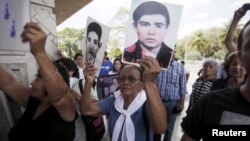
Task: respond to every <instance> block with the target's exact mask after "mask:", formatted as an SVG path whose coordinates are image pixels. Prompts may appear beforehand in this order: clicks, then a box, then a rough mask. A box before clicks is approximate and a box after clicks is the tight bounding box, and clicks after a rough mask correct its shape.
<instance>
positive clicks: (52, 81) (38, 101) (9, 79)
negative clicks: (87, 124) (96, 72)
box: [0, 22, 76, 141]
mask: <svg viewBox="0 0 250 141" xmlns="http://www.w3.org/2000/svg"><path fill="white" fill-rule="evenodd" d="M21 37H22V41H23V42H29V43H30V51H31V53H32V55H33V56H34V57H35V59H36V61H37V64H38V66H39V70H38V74H37V76H36V78H35V79H34V80H33V81H32V82H31V87H28V86H24V85H22V84H21V83H20V82H19V81H18V80H16V79H15V78H14V77H13V76H12V75H11V74H9V73H8V72H7V71H6V70H4V69H3V68H2V67H1V66H0V89H1V90H3V92H4V94H6V95H7V96H9V97H10V98H11V99H13V100H14V101H15V102H17V103H18V104H19V105H21V106H23V107H25V111H24V113H23V115H22V117H21V119H20V120H19V121H18V122H17V123H16V124H15V125H14V127H13V128H12V129H11V130H10V132H9V141H21V140H22V141H25V140H27V141H31V140H33V141H45V140H60V141H72V140H73V138H74V135H75V118H76V109H75V103H74V99H73V98H72V96H71V95H70V91H69V87H68V85H67V84H68V83H69V76H68V74H67V72H66V69H65V68H64V67H62V66H60V65H59V64H56V63H55V64H53V63H52V61H51V60H50V58H49V56H48V55H47V53H46V50H45V43H46V39H47V36H46V34H45V32H44V31H43V30H42V29H41V27H40V26H39V25H38V23H33V22H30V23H27V24H25V26H24V30H23V32H22V34H21Z"/></svg>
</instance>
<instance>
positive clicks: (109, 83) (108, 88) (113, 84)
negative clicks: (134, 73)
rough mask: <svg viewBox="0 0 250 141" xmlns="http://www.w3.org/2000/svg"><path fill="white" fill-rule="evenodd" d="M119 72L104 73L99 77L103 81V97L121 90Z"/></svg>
mask: <svg viewBox="0 0 250 141" xmlns="http://www.w3.org/2000/svg"><path fill="white" fill-rule="evenodd" d="M118 80H119V74H111V75H103V76H100V77H98V81H99V82H101V87H102V93H103V98H106V97H108V96H110V95H113V94H114V92H115V91H117V90H119V83H118Z"/></svg>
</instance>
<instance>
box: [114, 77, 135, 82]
mask: <svg viewBox="0 0 250 141" xmlns="http://www.w3.org/2000/svg"><path fill="white" fill-rule="evenodd" d="M118 80H119V82H125V81H126V80H127V81H128V82H130V83H133V82H136V81H138V80H139V79H138V78H136V77H134V76H121V77H119V79H118Z"/></svg>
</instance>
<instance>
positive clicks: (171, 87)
mask: <svg viewBox="0 0 250 141" xmlns="http://www.w3.org/2000/svg"><path fill="white" fill-rule="evenodd" d="M174 58H175V52H174V53H173V56H172V60H171V63H170V65H169V67H168V69H167V70H161V72H160V74H159V75H158V78H157V81H156V85H157V87H158V89H159V91H160V97H161V101H162V102H163V104H164V106H165V109H166V111H167V113H168V116H167V124H168V128H167V130H166V131H165V136H164V141H170V140H171V137H172V133H173V130H174V126H175V121H176V117H177V114H178V113H180V112H181V111H182V110H183V107H184V100H185V94H186V93H187V91H186V90H187V88H186V76H185V73H184V67H183V65H182V64H181V63H180V62H178V61H175V59H174ZM154 139H155V141H160V140H161V135H157V134H155V137H154Z"/></svg>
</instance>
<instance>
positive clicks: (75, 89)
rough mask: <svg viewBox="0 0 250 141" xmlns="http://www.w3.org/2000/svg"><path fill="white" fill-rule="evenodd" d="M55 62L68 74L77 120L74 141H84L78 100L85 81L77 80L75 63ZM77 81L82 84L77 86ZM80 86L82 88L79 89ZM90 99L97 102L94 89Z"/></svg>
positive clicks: (77, 73) (83, 126)
mask: <svg viewBox="0 0 250 141" xmlns="http://www.w3.org/2000/svg"><path fill="white" fill-rule="evenodd" d="M57 62H58V63H59V64H60V65H62V66H63V67H65V68H66V70H67V72H68V74H69V78H70V79H69V80H70V83H69V84H70V85H69V87H70V92H71V95H72V96H73V97H74V99H75V101H76V111H77V113H78V115H79V116H78V118H77V119H76V121H75V127H76V129H75V132H76V133H75V138H74V141H86V131H85V123H84V122H83V120H82V119H81V116H80V115H81V113H80V100H81V95H82V94H81V91H80V89H83V87H84V84H85V79H79V71H78V68H77V66H76V64H75V62H74V61H73V60H71V59H69V58H63V59H59V60H57ZM79 80H82V81H81V82H82V84H80V85H79V82H80V81H79ZM80 86H82V87H80ZM91 99H92V100H93V101H94V100H95V101H97V100H98V99H97V94H96V91H95V90H94V88H92V89H91Z"/></svg>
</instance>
